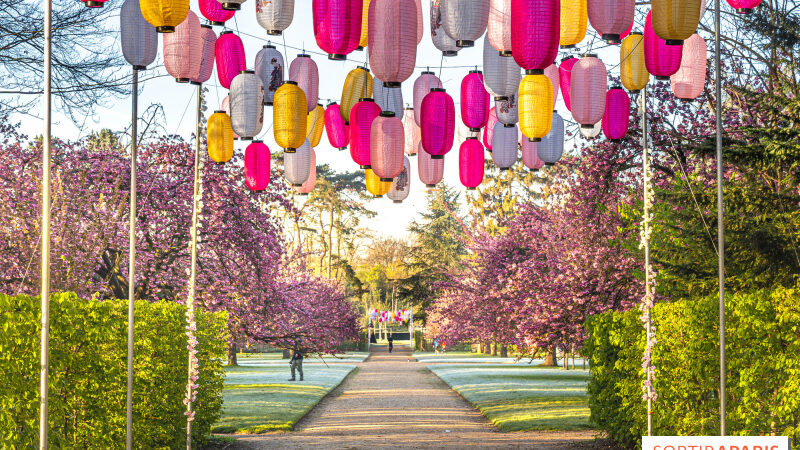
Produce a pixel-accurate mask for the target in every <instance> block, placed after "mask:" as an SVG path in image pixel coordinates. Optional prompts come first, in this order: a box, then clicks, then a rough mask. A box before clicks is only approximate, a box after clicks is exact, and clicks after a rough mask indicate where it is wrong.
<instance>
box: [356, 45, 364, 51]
mask: <svg viewBox="0 0 800 450" xmlns="http://www.w3.org/2000/svg"><path fill="white" fill-rule="evenodd" d="M356 50H357V51H359V52H363V51H364V47H362V46H360V45H359V46H358V47H356Z"/></svg>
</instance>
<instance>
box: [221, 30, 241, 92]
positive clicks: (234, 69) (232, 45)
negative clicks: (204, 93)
mask: <svg viewBox="0 0 800 450" xmlns="http://www.w3.org/2000/svg"><path fill="white" fill-rule="evenodd" d="M214 56H215V59H216V61H217V78H218V79H219V84H220V86H222V87H224V88H225V89H230V87H231V81H232V80H233V78H234V77H235V76H236V75H239V72H241V71H243V70H245V68H247V60H246V59H245V55H244V44H242V40H241V38H239V36H237V35H235V34H233V32H232V31H223V32H222V33H220V35H219V38H217V44H216V49H215V51H214Z"/></svg>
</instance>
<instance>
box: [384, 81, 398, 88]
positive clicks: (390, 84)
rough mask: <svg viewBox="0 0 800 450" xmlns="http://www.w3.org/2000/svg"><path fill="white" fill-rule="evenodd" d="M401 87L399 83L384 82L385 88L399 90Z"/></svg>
mask: <svg viewBox="0 0 800 450" xmlns="http://www.w3.org/2000/svg"><path fill="white" fill-rule="evenodd" d="M400 86H401V84H400V82H399V81H384V82H383V87H387V88H399V87H400Z"/></svg>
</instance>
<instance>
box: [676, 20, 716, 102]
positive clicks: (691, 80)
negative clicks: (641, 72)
mask: <svg viewBox="0 0 800 450" xmlns="http://www.w3.org/2000/svg"><path fill="white" fill-rule="evenodd" d="M707 52H708V50H707V49H706V41H705V40H704V39H703V38H702V37H700V35H699V34H697V33H695V34H693V35H691V36H690V37H689V39H687V40H685V41H683V55H682V56H681V68H680V69H678V71H677V72H675V73H674V74H672V76H671V77H669V80H670V84H671V87H672V92H673V93H674V94H675V97H678V98H679V99H681V100H686V101H688V100H694V99H696V98H697V97H699V96H700V94H702V93H703V88H704V87H705V85H706V61H707V59H708V54H707Z"/></svg>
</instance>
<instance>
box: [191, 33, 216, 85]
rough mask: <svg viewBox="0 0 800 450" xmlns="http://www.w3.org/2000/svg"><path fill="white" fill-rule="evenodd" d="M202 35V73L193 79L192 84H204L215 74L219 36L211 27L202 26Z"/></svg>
mask: <svg viewBox="0 0 800 450" xmlns="http://www.w3.org/2000/svg"><path fill="white" fill-rule="evenodd" d="M200 28H202V30H201V32H200V35H201V37H202V39H203V57H202V58H201V59H200V72H199V73H198V74H197V76H196V77H194V78H192V79H191V81H190V83H192V84H203V83H205V82H206V81H208V80H209V79H210V78H211V73H212V72H214V49H215V46H216V43H217V34H216V33H214V30H212V29H211V25H200Z"/></svg>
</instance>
